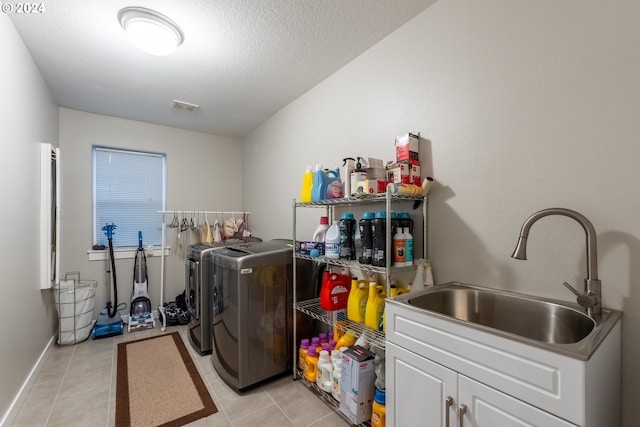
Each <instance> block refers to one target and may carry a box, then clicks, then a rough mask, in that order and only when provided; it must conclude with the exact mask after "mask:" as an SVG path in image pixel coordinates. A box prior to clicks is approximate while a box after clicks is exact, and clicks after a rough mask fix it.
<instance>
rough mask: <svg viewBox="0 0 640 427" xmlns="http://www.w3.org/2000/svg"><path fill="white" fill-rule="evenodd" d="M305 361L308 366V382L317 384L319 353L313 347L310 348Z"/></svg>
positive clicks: (305, 372) (306, 374)
mask: <svg viewBox="0 0 640 427" xmlns="http://www.w3.org/2000/svg"><path fill="white" fill-rule="evenodd" d="M304 360H305V363H306V364H307V366H306V369H305V370H304V377H305V378H306V379H307V381H309V382H312V383H315V382H316V377H317V374H318V353H317V352H316V348H315V347H314V346H313V345H311V346H309V349H308V350H307V356H306V357H305V358H304Z"/></svg>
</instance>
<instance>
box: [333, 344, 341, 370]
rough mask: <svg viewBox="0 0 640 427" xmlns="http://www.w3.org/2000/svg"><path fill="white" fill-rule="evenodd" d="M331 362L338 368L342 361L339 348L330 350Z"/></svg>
mask: <svg viewBox="0 0 640 427" xmlns="http://www.w3.org/2000/svg"><path fill="white" fill-rule="evenodd" d="M331 363H333V367H334V368H339V367H340V364H341V363H342V357H341V355H340V350H336V349H335V348H334V349H333V350H331Z"/></svg>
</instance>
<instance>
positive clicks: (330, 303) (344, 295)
mask: <svg viewBox="0 0 640 427" xmlns="http://www.w3.org/2000/svg"><path fill="white" fill-rule="evenodd" d="M348 300H349V276H348V275H346V274H338V273H333V272H328V271H325V272H324V273H323V280H322V288H321V289H320V306H321V307H322V308H323V309H325V310H327V311H335V310H342V309H345V308H347V303H348Z"/></svg>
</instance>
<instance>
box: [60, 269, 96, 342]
mask: <svg viewBox="0 0 640 427" xmlns="http://www.w3.org/2000/svg"><path fill="white" fill-rule="evenodd" d="M97 286H98V281H97V280H80V273H79V272H71V273H66V274H65V277H64V280H61V281H60V284H59V285H55V286H54V287H53V289H52V290H53V294H54V299H55V303H54V305H55V307H56V312H57V313H58V344H60V345H69V344H77V343H79V342H82V341H84V340H86V339H87V338H89V335H90V334H91V329H92V328H93V307H94V305H95V299H96V298H95V297H96V288H97Z"/></svg>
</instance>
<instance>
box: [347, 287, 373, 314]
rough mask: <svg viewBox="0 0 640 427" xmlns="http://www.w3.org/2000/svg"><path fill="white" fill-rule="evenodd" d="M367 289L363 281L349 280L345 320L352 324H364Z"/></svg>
mask: <svg viewBox="0 0 640 427" xmlns="http://www.w3.org/2000/svg"><path fill="white" fill-rule="evenodd" d="M368 295H369V288H368V287H367V283H366V282H365V281H364V280H358V278H357V277H353V278H351V290H350V291H349V299H348V300H347V318H348V319H349V320H351V321H353V322H358V323H364V313H365V308H366V306H367V296H368Z"/></svg>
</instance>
